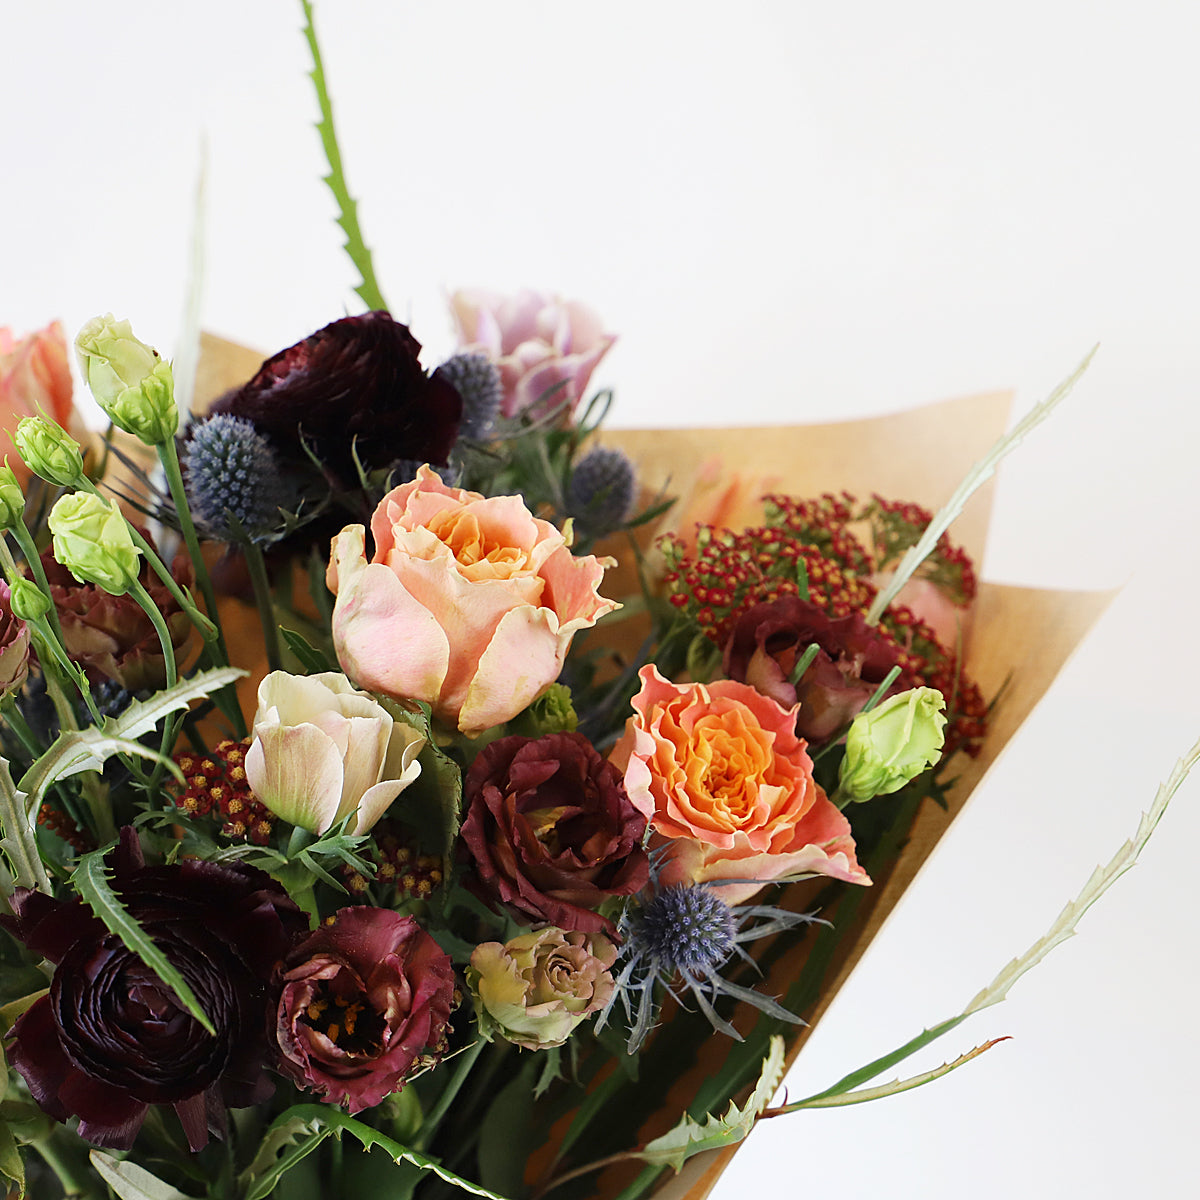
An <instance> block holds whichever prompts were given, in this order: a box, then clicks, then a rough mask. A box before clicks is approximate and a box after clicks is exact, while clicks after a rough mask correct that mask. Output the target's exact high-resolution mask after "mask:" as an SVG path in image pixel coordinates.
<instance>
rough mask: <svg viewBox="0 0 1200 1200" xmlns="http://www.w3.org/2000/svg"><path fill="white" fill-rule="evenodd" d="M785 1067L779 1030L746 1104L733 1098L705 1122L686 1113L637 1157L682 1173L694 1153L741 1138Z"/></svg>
mask: <svg viewBox="0 0 1200 1200" xmlns="http://www.w3.org/2000/svg"><path fill="white" fill-rule="evenodd" d="M783 1070H784V1049H783V1038H781V1037H779V1036H778V1034H776V1035H775V1036H774V1037H772V1038H771V1042H770V1046H769V1048H768V1050H767V1057H766V1058H764V1059H763V1065H762V1073H761V1074H760V1075H759V1077H758V1083H757V1084H755V1087H754V1091H753V1092H751V1093H750V1097H749V1099H748V1100H747V1101H746V1104H745V1107H743V1108H738V1106H737V1105H736V1104H734V1103H733V1102H732V1101H730V1104H729V1111H728V1112H726V1114H725V1115H724V1116H723V1117H718V1116H717V1115H716V1114H714V1113H710V1114H709V1115H708V1116H707V1117H706V1118H705V1119H704V1121H703V1122H701V1121H696V1120H694V1119H693V1118H692V1117H690V1116H688V1115H686V1114H685V1115H684V1117H683V1119H682V1120H681V1121H680V1122H679V1124H678V1125H676V1126H675V1128H674V1129H671V1130H670V1131H668V1132H667V1133H664V1134H663V1135H662V1137H658V1138H655V1139H654V1141H652V1142H647V1143H646V1145H645V1146H643V1147H642V1148H641V1150H639V1151H638V1152H637V1155H636V1157H637V1158H640V1159H642V1160H644V1161H645V1162H647V1163H649V1164H650V1165H651V1166H656V1167H672V1168H674V1170H675V1172H676V1173H677V1174H678V1172H679V1171H681V1170H682V1169H683V1164H684V1163H685V1162H687V1160H688V1159H689V1158H691V1157H692V1155H693V1154H699V1153H700V1152H701V1151H703V1150H719V1149H720V1148H721V1147H723V1146H732V1145H733V1144H734V1142H740V1141H741V1140H742V1138H744V1137H745V1136H746V1135H747V1134H748V1133H749V1132H750V1130H751V1129H753V1128H754V1122H755V1121H757V1120H758V1115H759V1113H761V1112H762V1110H763V1109H764V1108H766V1107H767V1105H768V1104H769V1103H770V1101H771V1097H772V1096H773V1095H774V1094H775V1092H776V1091H777V1090H778V1088H779V1084H780V1081H781V1080H782V1079H783Z"/></svg>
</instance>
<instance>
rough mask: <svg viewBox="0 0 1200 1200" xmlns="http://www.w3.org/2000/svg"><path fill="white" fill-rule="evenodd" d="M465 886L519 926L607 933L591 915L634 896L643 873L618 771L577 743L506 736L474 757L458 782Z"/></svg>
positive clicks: (578, 737)
mask: <svg viewBox="0 0 1200 1200" xmlns="http://www.w3.org/2000/svg"><path fill="white" fill-rule="evenodd" d="M464 799H465V801H466V803H467V805H468V806H469V807H468V811H467V817H466V820H465V821H463V825H462V842H461V843H460V845H461V847H462V850H461V851H460V853H461V855H462V857H463V859H464V861H468V862H470V864H471V865H472V866H473V868H474V871H475V878H474V879H473V880H472V881H471V886H472V887H473V888H474V890H475V891H476V892H477V893H478V894H479V895H480V896H482V897H483V898H484V899H486V900H488V901H491V902H496V901H499V902H500V903H502V904H504V905H506V906H507V907H508V908H509V909H510V910H511V911H512V912H513V913H514V914H515V915H516V916H517V918H518V919H520V920H525V921H529V922H534V921H547V922H549V923H550V924H551V925H557V926H559V928H561V929H568V930H578V931H580V932H583V933H600V932H606V933H608V934H610V935H611V934H613V933H615V927H614V926H613V923H612V922H611V921H609V920H608V919H607V918H605V917H602V916H601V915H600V914H599V913H597V912H593V911H592V910H593V909H594V908H596V907H597V906H598V905H599V904H600V903H601V902H602V901H604V900H606V899H607V898H608V897H609V896H629V895H632V894H633V893H634V892H638V891H640V890H641V889H642V888H643V887H644V886H645V885H646V881H647V879H648V878H649V874H650V865H649V860H648V858H647V856H646V852H645V850H643V849H642V834H643V833H644V832H645V830H646V818H645V817H644V816H642V814H641V813H640V812H638V810H637V809H636V808H634V806H633V804H632V802H631V801H630V799H629V796H628V794H627V793H626V791H625V782H624V780H623V778H622V775H621V772H620V771H618V770H617V769H616V767H614V766H613V765H612V763H610V762H607V761H606V760H605V759H603V758H601V757H600V755H599V754H598V753H597V752H596V749H595V747H594V746H593V745H592V744H591V742H589V741H588V740H587V738H585V737H584V736H583V735H582V734H578V733H551V734H547V735H546V736H545V737H540V738H537V739H536V740H534V739H531V738H524V737H507V738H501V739H499V741H495V742H492V743H491V745H489V746H486V747H485V748H484V749H483V750H481V751H480V752H479V754H478V756H477V757H476V759H475V762H474V763H473V764H472V766H471V769H470V771H469V772H468V773H467V778H466V781H465V783H464Z"/></svg>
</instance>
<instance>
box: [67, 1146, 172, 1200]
mask: <svg viewBox="0 0 1200 1200" xmlns="http://www.w3.org/2000/svg"><path fill="white" fill-rule="evenodd" d="M88 1157H89V1158H90V1159H91V1160H92V1166H93V1167H95V1168H96V1173H97V1174H98V1175H99V1176H100V1178H101V1179H103V1180H104V1182H105V1183H107V1184H108V1186H109V1187H110V1188H112V1190H113V1191H114V1192H116V1194H117V1195H118V1197H120V1200H193V1198H192V1197H191V1196H189V1195H188V1194H187V1193H186V1192H181V1191H180V1190H179V1189H178V1188H175V1187H172V1186H171V1185H170V1184H169V1183H164V1182H163V1181H162V1180H161V1179H159V1177H158V1176H157V1175H152V1174H151V1173H150V1172H149V1171H147V1170H146V1168H145V1167H139V1166H138V1165H137V1163H135V1162H123V1161H122V1160H121V1159H119V1158H115V1157H114V1156H113V1155H111V1154H106V1153H105V1152H104V1151H103V1150H93V1151H92V1152H91V1154H90V1155H89V1156H88Z"/></svg>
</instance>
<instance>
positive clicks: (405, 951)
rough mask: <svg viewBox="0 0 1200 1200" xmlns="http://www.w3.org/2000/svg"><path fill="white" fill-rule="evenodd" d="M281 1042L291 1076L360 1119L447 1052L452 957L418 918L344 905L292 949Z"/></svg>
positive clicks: (280, 1016) (282, 999)
mask: <svg viewBox="0 0 1200 1200" xmlns="http://www.w3.org/2000/svg"><path fill="white" fill-rule="evenodd" d="M282 981H283V982H282V991H281V992H280V995H279V1005H278V1009H277V1012H276V1027H275V1035H276V1039H277V1041H278V1045H279V1050H280V1053H281V1055H282V1066H283V1069H284V1070H285V1071H286V1072H287V1074H288V1075H290V1076H291V1077H292V1078H293V1079H294V1080H295V1081H296V1082H297V1083H298V1084H299V1085H300V1086H301V1087H305V1088H309V1089H311V1090H313V1091H317V1092H320V1093H322V1095H324V1096H325V1098H326V1099H328V1100H330V1101H332V1102H333V1103H335V1104H344V1105H345V1106H346V1107H347V1108H348V1109H349V1110H350V1111H351V1112H352V1113H356V1112H358V1111H359V1110H360V1109H363V1108H370V1107H371V1106H372V1105H375V1104H378V1103H379V1102H380V1101H381V1100H382V1099H383V1098H384V1096H387V1095H390V1094H391V1093H392V1092H395V1091H398V1090H399V1089H400V1088H401V1087H403V1086H404V1081H405V1078H406V1077H407V1076H408V1074H409V1072H410V1071H411V1070H412V1069H413V1067H414V1066H420V1065H423V1064H422V1061H421V1060H426V1059H428V1058H433V1059H436V1058H438V1057H440V1056H441V1055H442V1054H443V1053H444V1052H445V1050H446V1040H445V1036H444V1033H445V1028H446V1022H447V1021H448V1020H449V1019H450V1010H451V1009H452V1007H453V1006H454V968H453V966H452V965H451V963H450V957H449V955H447V954H445V953H444V952H443V951H442V949H441V947H439V946H438V944H437V942H435V941H434V940H433V938H431V937H430V936H429V934H427V933H426V932H425V931H424V930H423V929H422V928H421V927H420V926H419V925H418V924H417V922H416V921H415V920H414V919H413V918H412V917H402V916H401V915H400V914H399V913H396V912H392V911H391V910H390V909H384V908H368V907H365V906H364V907H355V908H343V909H341V910H339V911H338V912H337V913H335V914H334V915H333V917H331V918H330V919H329V920H328V921H327V922H325V923H324V924H323V925H321V926H319V927H318V928H317V929H316V931H315V932H313V933H311V934H309V936H308V937H306V938H304V939H303V941H301V942H299V943H298V944H297V945H296V946H294V947H293V949H292V951H291V953H289V954H288V956H287V960H286V962H285V963H284V964H283V968H282Z"/></svg>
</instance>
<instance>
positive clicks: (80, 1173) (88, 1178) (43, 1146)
mask: <svg viewBox="0 0 1200 1200" xmlns="http://www.w3.org/2000/svg"><path fill="white" fill-rule="evenodd" d="M56 1140H57V1139H56V1137H55V1134H51V1135H50V1136H49V1137H45V1138H41V1139H40V1140H38V1141H36V1142H34V1143H33V1148H34V1149H35V1150H36V1151H37V1152H38V1153H39V1154H40V1155H41V1156H42V1158H43V1159H45V1161H46V1165H47V1166H48V1167H49V1168H50V1169H51V1170H52V1171H53V1172H54V1174H55V1175H57V1176H58V1181H59V1183H61V1184H62V1189H63V1193H64V1195H67V1196H82V1197H85V1198H86V1197H100V1196H102V1195H104V1194H106V1193H107V1188H106V1189H104V1192H101V1191H98V1190H97V1184H98V1183H99V1181H98V1180H97V1179H96V1177H95V1176H93V1175H92V1174H91V1172H90V1171H89V1170H88V1169H87V1168H86V1167H83V1166H82V1164H77V1163H74V1162H72V1161H71V1156H70V1155H69V1154H67V1153H64V1151H63V1150H62V1149H60V1147H58V1146H57V1145H55V1142H56Z"/></svg>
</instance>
